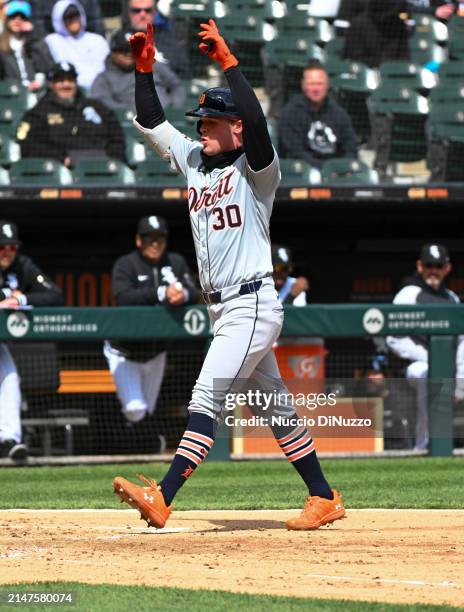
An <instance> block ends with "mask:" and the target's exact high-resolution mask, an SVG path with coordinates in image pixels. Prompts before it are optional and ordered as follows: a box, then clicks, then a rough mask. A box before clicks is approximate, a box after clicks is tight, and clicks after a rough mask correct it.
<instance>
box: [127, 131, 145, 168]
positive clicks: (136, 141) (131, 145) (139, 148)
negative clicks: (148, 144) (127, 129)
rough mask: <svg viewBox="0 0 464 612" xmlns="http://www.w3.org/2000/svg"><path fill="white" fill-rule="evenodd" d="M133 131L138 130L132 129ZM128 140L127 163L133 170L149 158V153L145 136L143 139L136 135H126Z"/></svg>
mask: <svg viewBox="0 0 464 612" xmlns="http://www.w3.org/2000/svg"><path fill="white" fill-rule="evenodd" d="M132 131H133V132H135V131H136V130H135V129H134V128H132ZM125 139H126V159H127V163H128V164H129V166H130V167H131V168H133V167H135V166H137V164H140V163H141V162H143V161H145V160H146V158H147V151H146V148H145V141H144V139H143V136H142V137H141V138H137V135H136V134H133V135H130V136H129V135H128V134H125Z"/></svg>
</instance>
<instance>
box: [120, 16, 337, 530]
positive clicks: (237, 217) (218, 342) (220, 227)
mask: <svg viewBox="0 0 464 612" xmlns="http://www.w3.org/2000/svg"><path fill="white" fill-rule="evenodd" d="M199 37H200V39H201V44H200V45H199V46H200V50H201V51H202V52H203V53H207V54H208V55H209V57H210V58H211V59H213V60H215V61H216V62H218V63H219V65H220V66H221V68H222V70H223V71H224V75H225V78H226V80H227V83H228V85H229V88H212V89H208V90H207V91H206V92H204V94H202V95H201V96H200V99H199V105H198V107H197V108H196V109H194V110H192V111H189V112H188V113H187V115H189V116H194V117H198V119H199V121H198V126H197V130H198V132H199V134H200V141H199V142H193V141H192V140H190V139H189V138H187V137H185V136H184V135H183V134H182V133H181V132H179V131H178V130H176V129H175V128H174V127H173V126H172V125H171V124H170V123H169V122H168V121H166V118H165V116H164V112H163V109H162V108H161V105H160V103H159V99H158V96H157V94H156V89H155V86H154V83H153V74H152V69H153V63H154V41H153V29H152V28H151V27H148V28H147V33H146V34H145V33H141V32H139V33H137V34H134V35H133V36H132V38H131V39H130V41H129V42H130V43H131V46H132V50H133V53H134V55H135V59H136V75H135V78H136V86H135V102H136V108H137V119H136V121H135V126H136V128H137V129H139V130H140V131H141V132H142V133H143V134H144V136H145V139H146V141H147V142H148V143H149V145H150V146H151V147H153V148H154V149H155V150H156V151H157V153H158V154H159V155H160V156H161V157H162V158H164V159H166V160H167V161H168V162H169V163H170V164H171V166H172V167H173V168H175V169H176V170H178V171H179V172H181V173H182V174H183V175H184V176H185V177H186V180H187V185H188V194H189V198H188V211H189V214H190V222H191V226H192V234H193V239H194V243H195V250H196V255H197V261H198V268H199V272H200V282H201V285H202V289H203V296H204V299H205V302H206V303H207V304H208V314H209V317H210V321H211V324H212V327H213V333H214V337H213V340H212V342H211V346H210V349H209V351H208V354H207V356H206V358H205V362H204V364H203V367H202V370H201V372H200V375H199V377H198V380H197V382H196V384H195V387H194V389H193V392H192V398H191V401H190V404H189V413H190V418H189V422H188V425H187V429H186V431H185V433H184V435H183V437H182V439H181V441H180V443H179V447H178V449H177V452H176V454H175V457H174V459H173V462H172V464H171V466H170V468H169V470H168V472H167V474H166V476H165V477H164V478H163V480H162V481H161V482H160V483H159V484H157V483H156V482H155V481H153V480H150V479H147V478H145V477H143V476H141V477H140V478H141V480H142V481H143V482H144V483H145V485H146V486H144V487H142V486H138V485H134V484H133V483H131V482H129V481H127V480H126V479H125V478H122V477H117V478H115V480H114V483H113V486H114V491H115V493H116V494H117V495H118V496H119V497H120V498H121V500H123V501H125V502H127V503H128V504H129V505H131V506H132V507H134V508H137V509H138V510H139V511H140V513H141V515H142V517H143V518H144V519H145V520H146V521H147V523H148V525H151V526H154V527H163V526H164V525H165V523H166V520H167V519H168V517H169V515H170V513H171V505H170V504H171V502H172V500H173V498H174V496H175V494H176V493H177V491H178V490H179V488H180V487H181V486H182V485H183V484H184V482H185V481H186V480H187V479H188V478H189V476H190V475H191V474H192V473H193V471H194V470H195V468H196V467H197V466H198V465H199V464H200V463H201V462H202V461H203V460H204V459H205V457H206V456H207V454H208V451H209V450H210V448H211V446H212V445H213V442H214V437H215V434H216V429H217V424H218V422H219V421H220V420H221V419H222V418H223V416H224V409H225V399H226V396H227V395H228V394H229V393H230V392H231V390H234V391H236V390H238V389H240V390H241V389H243V386H244V385H245V384H247V382H248V381H250V379H252V381H253V382H252V383H250V384H257V385H259V386H261V387H263V388H265V389H267V390H272V391H274V392H275V391H277V393H279V394H285V393H286V388H285V386H284V384H283V382H282V379H281V377H280V373H279V369H278V367H277V363H276V359H275V356H274V353H273V352H272V345H273V343H274V342H275V341H276V340H277V338H278V337H279V335H280V331H281V329H282V323H283V308H282V305H281V304H280V302H279V300H278V297H277V294H276V291H275V288H274V282H273V279H272V260H271V245H270V237H269V220H270V216H271V212H272V206H273V202H274V196H275V192H276V189H277V186H278V184H279V181H280V170H279V160H278V157H277V154H276V152H275V150H274V148H273V146H272V144H271V140H270V137H269V134H268V131H267V125H266V120H265V118H264V115H263V112H262V109H261V106H260V104H259V102H258V100H257V98H256V96H255V94H254V92H253V89H252V88H251V86H250V85H249V83H248V82H247V80H246V79H245V77H244V76H243V74H242V73H241V71H240V69H239V68H238V61H237V59H236V58H235V57H234V56H233V55H232V54H231V52H230V50H229V48H228V47H227V44H226V42H225V41H224V39H223V38H222V36H221V35H220V33H219V31H218V29H217V27H216V24H215V23H214V21H213V20H212V19H210V20H209V22H208V23H205V24H201V32H199ZM250 408H251V406H250ZM272 409H273V411H274V412H275V413H276V414H279V415H282V416H286V417H289V418H292V417H295V411H294V408H293V406H292V405H291V404H290V403H289V402H288V403H287V402H283V403H281V404H278V405H275V406H272ZM261 414H262V412H261ZM271 429H272V432H273V434H274V436H275V437H276V439H277V442H278V443H279V445H280V447H281V448H282V450H283V452H284V453H285V455H286V456H287V458H288V459H289V460H290V461H291V462H292V465H293V466H294V467H295V469H296V470H297V471H298V473H299V474H300V475H301V477H302V478H303V480H304V482H305V484H306V485H307V487H308V490H309V497H308V498H307V500H306V503H305V506H304V509H303V511H302V513H301V516H299V517H298V518H295V519H290V520H288V521H287V523H286V526H287V528H288V529H299V530H307V529H317V528H318V527H320V526H321V525H325V524H327V523H331V522H333V521H335V520H337V519H340V518H343V517H344V515H345V509H344V507H343V503H342V500H341V496H340V495H339V493H338V492H337V491H336V490H335V489H331V488H330V487H329V485H328V483H327V481H326V479H325V478H324V475H323V473H322V470H321V468H320V465H319V461H318V459H317V456H316V452H315V448H314V444H313V441H312V439H311V437H310V435H309V433H308V431H307V430H306V428H305V427H304V426H297V427H295V426H294V425H293V426H292V425H289V426H287V425H285V426H277V425H274V426H271Z"/></svg>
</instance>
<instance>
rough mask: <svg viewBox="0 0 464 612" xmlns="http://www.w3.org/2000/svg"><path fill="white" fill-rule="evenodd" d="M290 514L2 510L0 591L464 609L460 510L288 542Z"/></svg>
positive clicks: (376, 519)
mask: <svg viewBox="0 0 464 612" xmlns="http://www.w3.org/2000/svg"><path fill="white" fill-rule="evenodd" d="M293 515H294V512H292V511H289V510H285V511H253V512H250V511H232V512H231V511H213V512H201V511H197V512H175V513H174V514H173V516H172V518H171V520H170V521H169V523H168V527H167V528H165V529H164V530H160V531H158V532H157V531H155V530H153V529H147V528H146V527H145V523H142V522H140V520H138V514H137V513H136V512H135V511H133V510H121V511H80V512H79V511H52V510H50V511H49V510H46V511H25V510H11V511H0V577H1V578H0V583H3V584H6V583H15V582H24V581H27V582H30V581H35V580H63V581H65V580H66V581H81V582H87V583H113V584H114V583H118V584H146V585H152V586H170V587H184V588H206V589H224V590H229V591H242V592H249V593H270V594H276V595H290V596H302V597H329V598H347V599H363V600H372V601H385V602H398V603H399V602H401V603H412V602H419V603H436V604H440V603H447V604H451V605H456V606H458V605H462V604H463V602H464V558H463V556H462V550H464V511H446V510H444V511H437V510H425V511H424V510H420V511H415V510H396V511H390V510H353V511H349V514H348V518H347V519H345V520H343V521H338V522H337V523H335V524H334V525H333V526H331V527H330V528H322V529H320V530H318V531H313V532H288V531H286V530H285V529H284V528H283V521H284V519H285V518H288V517H289V516H293Z"/></svg>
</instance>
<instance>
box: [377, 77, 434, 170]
mask: <svg viewBox="0 0 464 612" xmlns="http://www.w3.org/2000/svg"><path fill="white" fill-rule="evenodd" d="M367 105H368V109H369V118H370V122H371V133H372V141H373V143H374V146H375V151H376V160H375V168H376V169H377V170H379V171H380V172H385V171H386V168H387V165H388V163H389V162H411V161H418V160H420V159H424V158H425V154H426V143H425V122H426V119H427V113H428V111H429V103H428V100H427V98H425V97H423V96H421V95H419V94H418V93H417V92H416V91H414V90H413V89H408V88H407V87H401V86H398V84H397V83H393V84H392V83H387V84H384V85H382V87H379V89H376V90H375V91H374V92H373V93H372V94H371V96H370V97H369V99H368V102H367Z"/></svg>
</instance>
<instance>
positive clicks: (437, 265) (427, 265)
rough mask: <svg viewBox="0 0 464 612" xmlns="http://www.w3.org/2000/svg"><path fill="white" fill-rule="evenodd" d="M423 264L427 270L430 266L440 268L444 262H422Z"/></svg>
mask: <svg viewBox="0 0 464 612" xmlns="http://www.w3.org/2000/svg"><path fill="white" fill-rule="evenodd" d="M422 265H423V266H424V268H427V270H431V269H432V268H438V269H439V270H442V269H443V268H444V267H445V265H446V264H443V263H425V264H422Z"/></svg>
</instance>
